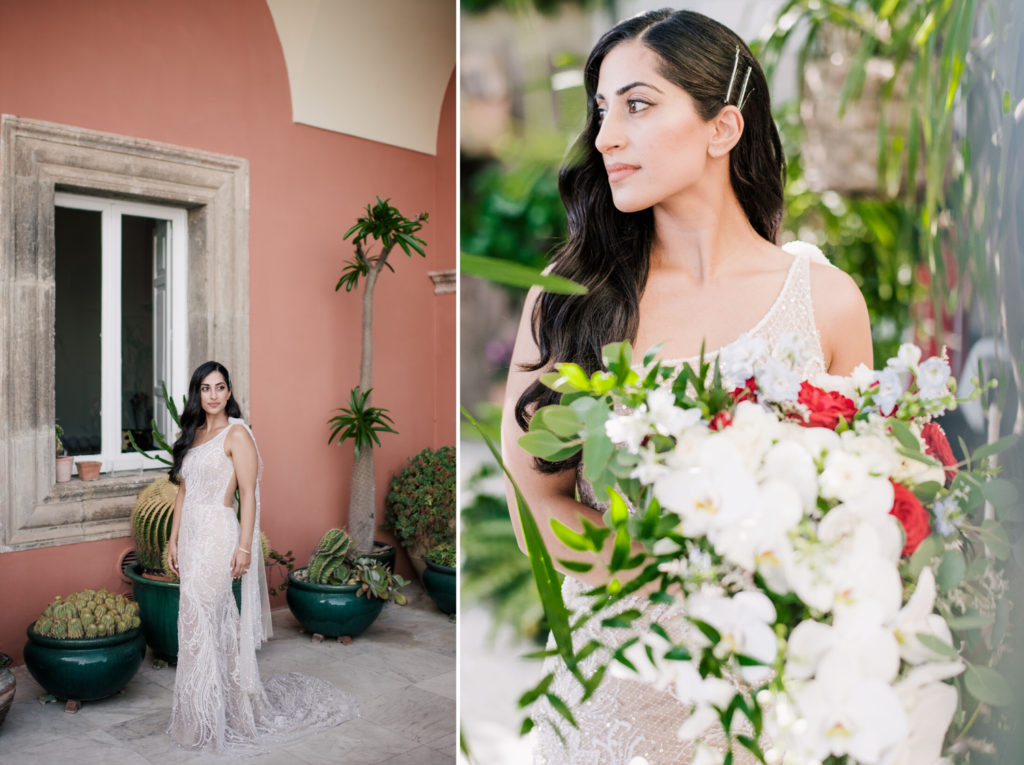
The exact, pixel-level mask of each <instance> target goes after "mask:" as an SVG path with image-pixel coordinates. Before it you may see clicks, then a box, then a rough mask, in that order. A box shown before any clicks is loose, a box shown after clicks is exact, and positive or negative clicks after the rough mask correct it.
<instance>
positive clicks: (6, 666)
mask: <svg viewBox="0 0 1024 765" xmlns="http://www.w3.org/2000/svg"><path fill="white" fill-rule="evenodd" d="M11 664H13V662H12V661H11V657H10V656H8V655H7V654H5V653H2V652H0V725H3V724H4V719H5V718H6V717H7V711H8V710H9V709H10V708H11V704H13V703H14V693H15V691H16V690H17V688H18V679H17V678H16V677H15V676H14V673H13V672H11Z"/></svg>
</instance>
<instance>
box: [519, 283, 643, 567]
mask: <svg viewBox="0 0 1024 765" xmlns="http://www.w3.org/2000/svg"><path fill="white" fill-rule="evenodd" d="M539 296H540V288H538V287H534V288H533V289H532V290H530V293H529V295H528V296H527V298H526V305H525V307H524V308H523V317H522V319H521V321H520V322H519V332H518V334H517V335H516V344H515V348H514V349H513V351H512V363H511V367H510V369H509V375H508V387H507V388H506V389H505V406H504V409H503V411H502V417H501V454H502V460H503V461H504V462H505V466H506V467H507V468H508V470H509V472H510V473H511V474H512V475H513V476H515V479H516V483H517V484H518V485H519V490H520V491H521V492H522V493H523V498H524V499H525V500H526V501H527V503H528V504H529V506H530V509H531V510H532V511H533V515H534V517H535V518H536V520H537V525H538V526H539V527H540V533H541V537H543V539H544V544H545V546H546V547H547V549H548V552H549V553H550V554H551V557H552V559H553V561H554V564H555V568H557V569H558V570H559V571H562V572H564V573H571V575H572V576H573V577H574V578H575V579H579V580H581V581H583V582H586V583H588V584H592V585H594V586H599V585H602V584H607V583H608V581H609V578H610V577H609V575H608V570H607V564H608V562H609V561H610V560H611V544H610V542H606V543H605V546H604V550H603V551H602V553H601V554H600V555H595V554H593V553H581V552H577V551H576V550H573V549H571V548H569V547H566V546H565V545H564V544H562V542H561V541H560V540H559V539H558V537H556V536H555V533H554V531H552V529H551V521H552V520H553V519H557V520H559V521H561V522H562V523H564V524H565V525H566V526H568V527H569V528H571V529H574V530H575V531H578V532H582V531H583V524H582V523H581V521H580V519H581V518H586V519H587V520H588V521H590V522H591V523H593V524H594V525H597V526H603V525H604V521H603V520H602V514H601V513H599V512H598V511H597V510H594V509H593V508H590V507H587V506H586V505H584V504H582V503H580V502H577V501H576V471H575V470H566V471H564V472H561V473H557V474H554V475H551V474H545V473H541V472H540V471H538V470H536V469H535V468H534V461H533V456H532V455H531V454H530V453H529V452H527V451H526V450H525V449H523V448H522V447H521V446H519V443H518V440H519V437H520V436H521V435H523V431H522V430H521V429H520V428H519V425H518V424H517V423H516V414H515V412H516V402H517V401H519V397H520V396H521V395H522V394H523V391H525V390H526V389H527V388H528V387H529V386H530V384H531V383H533V381H534V380H536V379H537V378H538V377H539V376H540V375H542V374H544V373H545V372H550V371H551V369H550V368H548V369H540V370H537V371H536V372H527V371H523V370H522V369H521V368H520V364H523V363H530V362H535V361H536V360H537V359H538V358H539V357H540V353H539V351H538V350H537V344H536V343H535V342H534V340H533V334H532V332H531V328H530V325H531V321H532V316H533V307H534V305H535V303H536V301H537V299H538V298H539ZM505 488H506V493H507V496H508V506H509V511H510V514H511V516H512V526H513V528H515V531H516V538H517V540H518V541H519V549H520V550H522V551H523V552H524V553H525V552H526V541H525V540H524V538H523V530H522V527H521V525H520V523H519V513H518V512H517V511H516V507H517V506H516V496H515V490H514V489H513V488H512V483H511V481H509V480H508V479H507V478H506V479H505ZM642 550H643V546H642V545H640V544H638V543H634V550H633V552H634V553H636V552H641V551H642ZM560 558H562V559H567V560H578V561H583V562H586V563H594V564H595V565H594V568H592V569H591V570H590V571H589V572H587V573H586V574H579V573H576V572H569V571H568V570H567V569H565V568H564V567H563V566H561V565H560V564H559V563H558V560H559V559H560ZM641 570H642V569H640V568H638V569H633V570H631V571H620V572H618V573H617V574H616V576H617V577H618V579H619V580H620V581H622V582H623V583H625V582H626V581H628V580H630V579H632V578H634V577H635V576H636V575H637V574H639V573H640V571H641Z"/></svg>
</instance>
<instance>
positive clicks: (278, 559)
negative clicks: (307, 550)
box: [263, 550, 295, 595]
mask: <svg viewBox="0 0 1024 765" xmlns="http://www.w3.org/2000/svg"><path fill="white" fill-rule="evenodd" d="M263 560H264V561H266V564H267V569H268V570H267V582H268V583H269V582H270V581H272V579H273V574H274V571H276V570H277V569H278V568H281V569H284V572H283V574H284V576H283V579H284V581H282V582H281V584H279V585H277V586H276V587H271V588H269V590H268V592H269V593H270V594H271V595H278V594H280V593H282V592H284V591H285V590H287V589H288V574H290V573H291V572H292V571H294V570H295V556H294V555H293V554H292V551H291V550H289V551H288V552H286V553H280V552H278V551H277V550H269V551H267V552H266V553H265V556H264V558H263Z"/></svg>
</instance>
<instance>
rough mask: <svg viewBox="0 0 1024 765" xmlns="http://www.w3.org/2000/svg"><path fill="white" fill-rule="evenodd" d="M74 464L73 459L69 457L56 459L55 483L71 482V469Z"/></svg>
mask: <svg viewBox="0 0 1024 765" xmlns="http://www.w3.org/2000/svg"><path fill="white" fill-rule="evenodd" d="M74 464H75V458H74V457H72V456H71V455H65V456H63V457H57V483H67V482H68V481H70V480H71V468H72V466H73V465H74Z"/></svg>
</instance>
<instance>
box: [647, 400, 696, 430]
mask: <svg viewBox="0 0 1024 765" xmlns="http://www.w3.org/2000/svg"><path fill="white" fill-rule="evenodd" d="M647 414H648V417H647V419H648V420H649V422H650V423H651V424H652V425H653V426H654V428H655V430H657V431H658V432H659V433H661V435H663V436H678V435H680V434H681V433H682V432H683V431H684V430H686V429H687V428H690V427H692V426H694V425H696V424H697V423H698V422H700V417H701V412H700V409H681V408H680V407H678V406H676V396H675V394H674V393H673V392H672V391H671V390H669V389H668V388H655V389H654V390H652V391H651V392H650V393H648V394H647Z"/></svg>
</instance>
